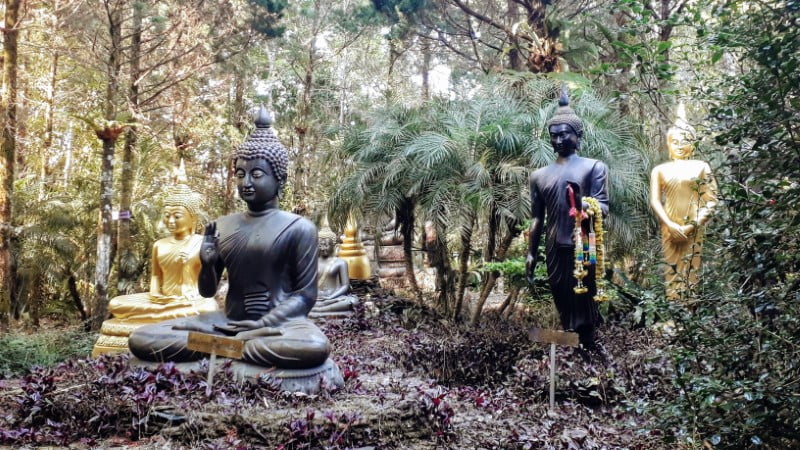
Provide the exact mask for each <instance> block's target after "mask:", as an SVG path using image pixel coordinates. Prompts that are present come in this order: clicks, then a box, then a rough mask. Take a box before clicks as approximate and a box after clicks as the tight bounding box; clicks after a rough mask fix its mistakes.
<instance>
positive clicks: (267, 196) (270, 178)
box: [234, 158, 279, 210]
mask: <svg viewBox="0 0 800 450" xmlns="http://www.w3.org/2000/svg"><path fill="white" fill-rule="evenodd" d="M234 176H236V189H237V190H238V191H239V197H241V198H242V200H244V201H245V202H246V203H247V206H248V207H249V208H250V209H251V210H257V209H263V207H265V206H266V205H267V203H269V202H271V201H273V200H275V199H276V198H277V197H278V188H279V183H278V179H277V178H276V177H275V174H274V173H272V167H270V165H269V163H268V162H267V161H266V160H265V159H262V158H258V159H251V160H249V161H245V160H242V159H237V160H236V168H235V172H234Z"/></svg>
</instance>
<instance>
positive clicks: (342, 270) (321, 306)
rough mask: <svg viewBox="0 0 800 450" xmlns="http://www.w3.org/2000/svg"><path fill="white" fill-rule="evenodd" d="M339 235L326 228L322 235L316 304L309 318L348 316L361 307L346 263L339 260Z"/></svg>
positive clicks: (321, 232)
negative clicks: (336, 250) (351, 288)
mask: <svg viewBox="0 0 800 450" xmlns="http://www.w3.org/2000/svg"><path fill="white" fill-rule="evenodd" d="M335 248H336V233H334V232H333V230H331V229H330V228H329V227H327V226H325V227H323V228H322V229H321V230H320V231H319V259H318V260H317V274H318V279H317V289H318V291H317V292H318V293H317V303H316V304H315V305H314V308H312V309H311V312H310V313H309V317H330V316H341V315H348V314H349V313H351V312H352V310H353V306H354V305H355V304H356V303H358V297H356V296H355V295H348V293H349V292H350V275H349V270H348V266H347V261H345V260H344V259H342V258H339V257H338V256H336V254H335V253H336V252H335V251H334V250H335Z"/></svg>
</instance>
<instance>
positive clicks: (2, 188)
mask: <svg viewBox="0 0 800 450" xmlns="http://www.w3.org/2000/svg"><path fill="white" fill-rule="evenodd" d="M20 3H21V0H6V4H5V7H6V15H5V23H4V26H5V29H4V30H3V85H2V86H3V88H4V89H3V97H2V99H1V100H0V114H2V116H3V117H2V119H0V120H2V122H1V123H2V128H3V130H2V144H1V145H2V158H0V327H4V326H6V325H7V324H8V322H9V319H10V312H11V304H12V302H13V301H14V299H15V297H16V279H17V276H16V267H15V263H14V249H13V247H14V239H13V208H12V204H11V198H12V192H13V189H14V163H15V161H16V149H17V143H16V132H17V37H18V33H19V31H18V29H17V28H18V26H19V23H18V19H19V8H20Z"/></svg>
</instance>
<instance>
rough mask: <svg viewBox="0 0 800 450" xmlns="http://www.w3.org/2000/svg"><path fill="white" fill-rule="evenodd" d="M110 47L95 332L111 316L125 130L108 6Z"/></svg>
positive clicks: (115, 31)
mask: <svg viewBox="0 0 800 450" xmlns="http://www.w3.org/2000/svg"><path fill="white" fill-rule="evenodd" d="M105 7H106V11H107V13H108V21H109V23H108V29H109V34H110V37H111V47H110V48H109V55H108V61H107V70H108V80H107V85H106V98H105V100H104V103H105V105H104V116H105V119H106V120H107V121H108V122H109V123H108V124H107V125H106V127H105V128H103V129H98V130H95V133H96V134H97V137H98V138H99V139H100V140H101V141H102V142H103V161H102V164H101V169H100V219H99V223H98V227H97V258H96V264H97V265H96V266H95V272H94V280H95V303H94V308H92V329H93V330H99V329H100V326H101V325H102V324H103V321H104V320H105V319H106V316H107V315H108V300H109V299H108V275H109V272H110V269H111V251H112V249H111V231H112V230H111V221H112V219H111V201H112V198H113V193H114V184H113V182H114V153H115V147H116V144H117V138H118V137H119V134H120V133H121V132H122V128H121V127H118V126H114V125H112V124H111V123H110V122H111V121H113V120H114V119H115V117H116V104H115V102H116V98H117V93H118V92H119V74H120V71H121V68H122V23H121V14H120V12H119V11H118V10H114V9H112V6H111V5H109V4H108V3H106V4H105Z"/></svg>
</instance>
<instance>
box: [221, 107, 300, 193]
mask: <svg viewBox="0 0 800 450" xmlns="http://www.w3.org/2000/svg"><path fill="white" fill-rule="evenodd" d="M272 121H273V118H272V113H270V112H269V111H267V109H266V108H265V107H263V106H261V107H260V108H259V110H258V113H256V117H255V125H256V129H255V130H253V132H252V133H251V134H250V136H249V137H248V138H247V140H245V141H244V143H243V144H242V145H241V146H240V147H239V148H238V149H237V150H236V153H235V154H234V155H233V161H234V164H235V163H236V160H237V159H243V160H245V161H249V160H253V159H259V158H263V159H264V160H266V161H267V162H268V163H269V165H270V167H271V168H272V172H273V174H274V175H275V178H277V179H278V183H279V184H280V186H281V187H283V185H284V184H285V183H286V178H287V175H288V168H289V155H288V153H287V152H286V148H285V147H284V146H283V144H281V141H279V140H278V137H277V136H276V135H275V131H274V130H273V129H272Z"/></svg>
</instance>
